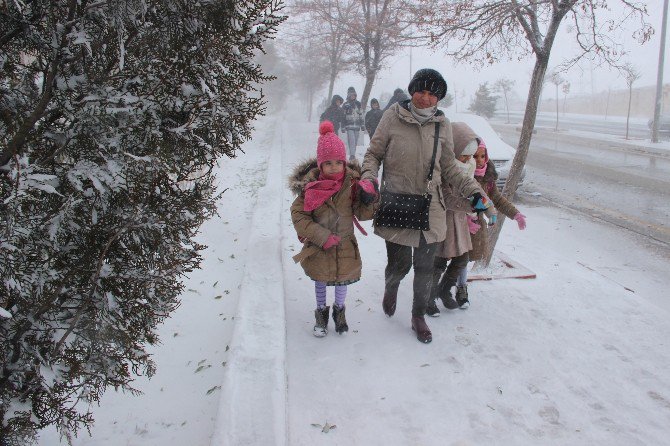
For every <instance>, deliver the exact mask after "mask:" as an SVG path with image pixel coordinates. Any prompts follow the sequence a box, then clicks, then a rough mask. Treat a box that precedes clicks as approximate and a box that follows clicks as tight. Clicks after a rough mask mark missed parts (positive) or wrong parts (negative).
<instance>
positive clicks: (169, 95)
mask: <svg viewBox="0 0 670 446" xmlns="http://www.w3.org/2000/svg"><path fill="white" fill-rule="evenodd" d="M281 8H282V3H281V1H280V0H250V1H233V0H32V1H26V0H14V1H10V2H0V188H1V189H0V200H1V201H0V219H1V222H2V225H1V226H0V277H1V278H2V287H0V345H1V346H2V347H1V348H0V397H1V401H0V422H1V423H2V424H1V425H0V444H2V445H5V444H25V443H26V442H27V441H30V440H31V439H33V438H34V437H35V435H36V434H37V433H38V430H39V429H40V428H42V427H44V426H47V425H56V426H57V427H58V428H59V430H60V432H61V433H62V434H63V435H65V436H66V437H69V436H71V435H72V434H76V433H77V431H78V429H80V428H82V427H88V426H89V424H90V423H91V422H92V421H93V420H92V417H91V414H90V411H89V407H90V405H91V404H95V403H97V402H99V399H100V397H101V395H102V394H103V392H104V391H105V389H106V388H108V387H109V386H112V387H114V388H117V389H124V390H126V391H130V392H134V390H133V389H132V386H131V384H132V380H133V378H134V377H135V376H136V375H137V374H142V373H145V374H147V375H151V374H152V373H153V371H154V364H153V363H152V361H151V358H150V357H149V356H148V355H147V353H146V352H145V346H146V345H147V344H153V343H156V342H158V339H157V337H156V333H155V329H156V326H157V324H159V323H160V322H161V321H163V320H164V319H165V318H166V317H168V316H169V315H170V312H171V311H173V310H174V309H175V308H176V307H177V306H178V305H179V300H178V296H179V294H180V292H181V290H182V286H183V285H182V283H181V280H182V279H183V275H184V274H185V273H187V272H188V271H190V270H192V269H193V268H197V267H198V264H199V260H200V257H199V254H198V251H199V250H200V249H202V246H198V244H196V243H195V242H194V235H195V234H196V233H197V231H198V229H199V227H200V225H201V224H202V223H203V221H205V220H206V219H207V218H208V217H210V216H211V215H212V214H213V213H214V212H215V199H216V191H215V187H214V178H213V173H212V168H213V167H214V166H215V165H216V163H217V160H218V159H221V158H222V157H224V156H228V157H233V156H235V155H236V151H237V150H239V148H240V145H241V144H242V143H243V142H244V141H245V140H247V139H248V138H249V137H250V132H251V129H252V128H251V125H252V123H253V120H254V119H255V118H256V117H257V116H258V115H259V114H261V113H262V112H263V106H264V103H263V97H262V94H261V92H260V90H258V86H259V85H260V84H261V83H263V82H264V81H266V80H268V78H267V77H266V76H264V74H263V73H262V71H261V69H260V67H259V66H257V65H256V64H254V62H253V54H254V52H255V51H256V50H258V49H261V48H262V45H263V42H264V41H265V40H266V39H268V38H271V37H272V36H273V34H274V33H275V31H276V27H277V26H278V25H279V23H280V22H281V21H282V20H284V17H283V16H281V15H280V11H281Z"/></svg>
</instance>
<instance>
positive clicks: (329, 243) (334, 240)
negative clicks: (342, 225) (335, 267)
mask: <svg viewBox="0 0 670 446" xmlns="http://www.w3.org/2000/svg"><path fill="white" fill-rule="evenodd" d="M340 240H342V239H341V238H340V236H338V235H335V234H330V235H329V236H328V240H326V243H324V244H323V249H324V250H326V249H330V248H332V247H333V246H337V245H339V244H340Z"/></svg>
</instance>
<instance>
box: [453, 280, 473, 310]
mask: <svg viewBox="0 0 670 446" xmlns="http://www.w3.org/2000/svg"><path fill="white" fill-rule="evenodd" d="M456 303H457V304H458V308H460V309H461V310H467V309H468V307H469V306H470V301H469V300H468V286H467V285H462V286H457V287H456Z"/></svg>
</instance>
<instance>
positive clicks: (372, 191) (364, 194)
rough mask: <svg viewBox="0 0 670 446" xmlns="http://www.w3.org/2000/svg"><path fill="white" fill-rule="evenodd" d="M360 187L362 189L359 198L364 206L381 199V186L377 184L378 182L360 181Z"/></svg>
mask: <svg viewBox="0 0 670 446" xmlns="http://www.w3.org/2000/svg"><path fill="white" fill-rule="evenodd" d="M358 187H360V188H361V190H360V192H359V197H360V200H361V203H363V204H364V205H366V206H367V205H368V204H370V203H374V202H375V201H377V198H379V184H377V180H374V181H370V180H359V181H358Z"/></svg>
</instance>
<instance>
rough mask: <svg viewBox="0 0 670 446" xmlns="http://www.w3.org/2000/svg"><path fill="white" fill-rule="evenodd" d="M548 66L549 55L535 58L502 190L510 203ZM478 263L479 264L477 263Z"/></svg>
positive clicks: (494, 238)
mask: <svg viewBox="0 0 670 446" xmlns="http://www.w3.org/2000/svg"><path fill="white" fill-rule="evenodd" d="M548 65H549V55H546V56H545V57H541V56H537V59H536V61H535V67H534V68H533V76H532V78H531V81H530V88H529V90H528V101H527V102H526V110H525V113H524V115H523V124H522V126H521V136H520V137H519V145H518V146H517V150H516V154H515V155H514V159H513V160H512V168H511V169H510V171H509V176H508V177H507V181H506V182H505V187H504V188H503V192H502V194H503V196H504V197H505V198H507V199H508V200H510V201H511V199H512V197H513V196H514V194H515V193H516V190H517V187H518V183H519V180H520V179H521V172H522V171H523V167H524V166H525V165H526V158H527V157H528V148H529V147H530V140H531V138H532V136H533V129H534V128H535V119H536V118H537V105H538V103H539V102H540V93H541V92H542V84H543V83H544V74H545V73H546V72H547V66H548ZM504 222H505V216H504V215H502V214H499V215H498V222H497V223H496V225H495V226H494V227H493V230H492V231H491V233H490V234H489V246H488V251H487V253H486V258H485V259H484V260H483V261H482V262H481V263H483V266H484V267H487V266H488V265H489V263H491V257H493V250H494V248H495V246H496V243H497V242H498V237H499V236H500V231H501V230H502V227H503V223H504ZM478 263H480V262H478Z"/></svg>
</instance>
